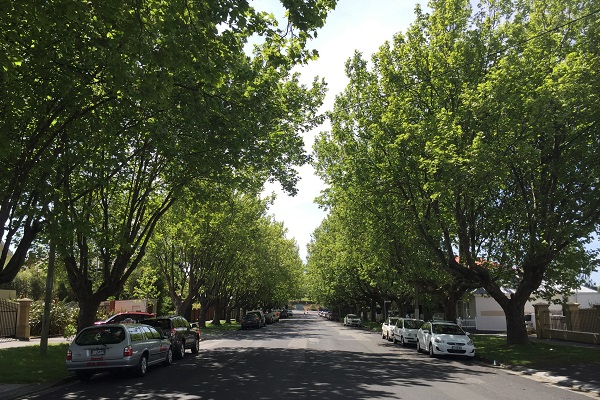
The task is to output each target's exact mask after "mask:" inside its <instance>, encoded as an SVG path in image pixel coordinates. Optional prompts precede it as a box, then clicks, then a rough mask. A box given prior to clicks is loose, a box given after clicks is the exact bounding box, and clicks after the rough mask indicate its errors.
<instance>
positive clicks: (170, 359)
mask: <svg viewBox="0 0 600 400" xmlns="http://www.w3.org/2000/svg"><path fill="white" fill-rule="evenodd" d="M163 364H164V365H171V364H173V348H172V347H169V349H168V350H167V356H166V357H165V361H164V362H163Z"/></svg>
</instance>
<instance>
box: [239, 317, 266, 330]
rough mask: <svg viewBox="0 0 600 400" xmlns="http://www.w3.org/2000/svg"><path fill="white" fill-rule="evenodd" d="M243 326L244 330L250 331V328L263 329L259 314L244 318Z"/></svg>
mask: <svg viewBox="0 0 600 400" xmlns="http://www.w3.org/2000/svg"><path fill="white" fill-rule="evenodd" d="M241 325H242V330H245V329H249V328H257V329H258V328H260V327H261V324H260V318H259V317H258V315H257V314H246V315H244V317H243V318H242V321H241Z"/></svg>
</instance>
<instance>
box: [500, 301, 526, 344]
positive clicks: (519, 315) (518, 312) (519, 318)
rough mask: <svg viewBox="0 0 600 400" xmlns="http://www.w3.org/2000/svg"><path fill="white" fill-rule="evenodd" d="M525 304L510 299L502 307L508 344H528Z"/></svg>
mask: <svg viewBox="0 0 600 400" xmlns="http://www.w3.org/2000/svg"><path fill="white" fill-rule="evenodd" d="M524 309H525V303H524V302H516V301H515V300H514V299H511V300H510V301H509V302H508V305H507V306H506V307H503V310H504V314H505V315H506V341H507V342H508V344H530V342H529V335H528V334H527V327H526V326H525V311H524Z"/></svg>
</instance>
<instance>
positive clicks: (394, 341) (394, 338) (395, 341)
mask: <svg viewBox="0 0 600 400" xmlns="http://www.w3.org/2000/svg"><path fill="white" fill-rule="evenodd" d="M397 342H398V340H396V335H394V336H393V337H392V343H394V344H396V343H397Z"/></svg>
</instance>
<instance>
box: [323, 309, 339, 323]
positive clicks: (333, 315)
mask: <svg viewBox="0 0 600 400" xmlns="http://www.w3.org/2000/svg"><path fill="white" fill-rule="evenodd" d="M326 313H327V316H326V318H327V319H328V320H329V321H337V322H339V321H340V318H339V316H338V315H337V314H336V313H334V312H333V311H326Z"/></svg>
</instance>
